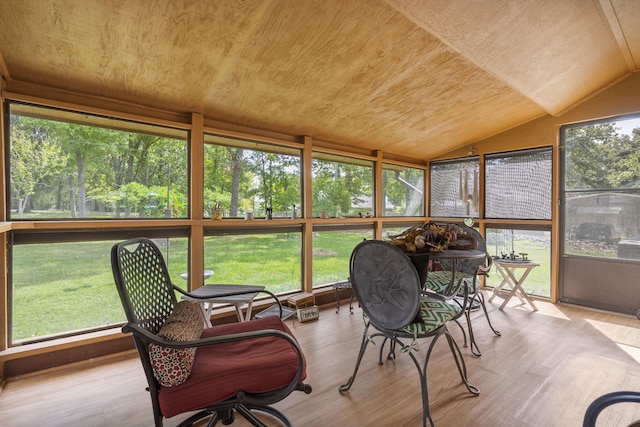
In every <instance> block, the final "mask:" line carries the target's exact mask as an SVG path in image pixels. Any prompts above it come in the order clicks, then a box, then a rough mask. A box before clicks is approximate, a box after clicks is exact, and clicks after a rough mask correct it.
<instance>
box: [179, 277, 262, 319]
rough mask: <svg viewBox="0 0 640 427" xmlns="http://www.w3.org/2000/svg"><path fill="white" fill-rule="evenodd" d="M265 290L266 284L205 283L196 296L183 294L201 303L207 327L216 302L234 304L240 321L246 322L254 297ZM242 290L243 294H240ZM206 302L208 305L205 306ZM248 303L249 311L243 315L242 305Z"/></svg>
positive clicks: (190, 299) (196, 291) (194, 292)
mask: <svg viewBox="0 0 640 427" xmlns="http://www.w3.org/2000/svg"><path fill="white" fill-rule="evenodd" d="M263 290H264V286H254V285H204V286H202V287H200V288H198V289H196V290H195V291H193V292H190V293H191V295H193V296H194V297H197V298H194V297H191V296H188V295H183V296H182V299H183V300H187V301H194V302H198V303H200V307H201V308H202V312H203V313H204V321H205V324H206V326H207V327H209V328H210V327H211V311H212V310H213V305H214V304H232V305H233V306H234V307H235V308H236V314H237V316H238V321H240V322H246V321H248V320H250V319H251V310H252V308H253V299H254V298H255V297H256V295H258V293H260V292H261V291H263ZM239 292H242V293H241V294H238V293H239ZM205 304H206V307H205ZM245 304H247V312H246V314H245V315H244V316H243V315H242V306H243V305H245Z"/></svg>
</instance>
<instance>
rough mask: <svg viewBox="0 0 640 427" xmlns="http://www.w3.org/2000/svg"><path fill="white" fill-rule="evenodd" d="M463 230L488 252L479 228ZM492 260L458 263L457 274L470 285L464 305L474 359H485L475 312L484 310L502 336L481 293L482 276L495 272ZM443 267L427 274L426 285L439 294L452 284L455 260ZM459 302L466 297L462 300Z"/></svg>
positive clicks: (495, 331)
mask: <svg viewBox="0 0 640 427" xmlns="http://www.w3.org/2000/svg"><path fill="white" fill-rule="evenodd" d="M458 227H460V228H461V229H462V230H464V231H465V232H466V233H467V234H469V235H470V236H472V237H473V238H474V239H475V240H476V241H477V242H478V245H477V247H476V249H477V250H479V251H483V252H485V253H486V252H487V243H486V241H485V239H484V237H483V236H482V234H480V233H479V232H478V231H477V230H476V229H475V228H472V227H468V226H466V225H458ZM492 262H493V261H492V258H491V256H490V255H489V254H487V255H486V257H485V258H484V259H477V260H476V259H469V260H460V261H458V262H457V271H456V272H455V275H456V276H455V277H456V279H458V278H465V279H466V281H467V284H468V293H469V299H468V301H467V302H466V304H465V305H464V307H465V311H464V314H465V317H466V320H467V329H468V331H469V346H470V348H471V353H473V355H474V356H478V357H479V356H481V355H482V353H481V352H480V349H479V348H478V345H477V343H476V340H475V335H474V331H473V325H472V322H471V312H472V311H474V310H477V309H478V308H482V311H483V312H484V316H485V318H486V319H487V323H488V324H489V327H490V328H491V331H493V333H494V334H495V335H496V336H501V333H500V332H499V331H498V330H496V328H494V327H493V324H492V323H491V319H490V318H489V313H488V311H487V306H486V304H485V298H484V294H483V293H482V292H481V290H480V285H481V283H480V280H481V279H480V278H481V277H482V276H487V275H488V273H489V270H491V264H492ZM440 265H441V267H442V268H443V269H442V270H440V271H430V272H429V273H428V275H427V279H426V282H425V284H424V286H425V288H426V289H429V290H431V291H434V292H436V293H445V290H446V289H447V287H448V286H449V284H450V281H451V275H452V274H453V273H452V269H453V262H452V261H451V260H447V259H443V260H441V261H440ZM458 300H459V301H461V300H462V298H459V299H458ZM461 330H462V332H463V334H464V329H463V328H462V326H461ZM464 346H465V347H466V346H467V336H466V334H464Z"/></svg>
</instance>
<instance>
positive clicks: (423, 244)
mask: <svg viewBox="0 0 640 427" xmlns="http://www.w3.org/2000/svg"><path fill="white" fill-rule="evenodd" d="M388 237H389V240H388V242H389V243H390V244H392V245H393V246H396V247H397V248H399V249H400V250H402V251H403V252H405V253H407V254H420V253H428V252H442V251H445V250H447V249H458V250H468V249H475V248H476V247H477V246H478V242H477V241H476V239H475V238H474V237H473V236H471V235H470V234H468V233H467V232H466V231H464V230H463V229H462V228H460V227H459V226H458V225H456V224H434V223H426V224H424V225H423V226H421V227H410V228H408V229H406V230H404V231H403V232H402V233H400V234H395V235H392V234H389V235H388Z"/></svg>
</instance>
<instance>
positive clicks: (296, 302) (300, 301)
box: [287, 292, 316, 311]
mask: <svg viewBox="0 0 640 427" xmlns="http://www.w3.org/2000/svg"><path fill="white" fill-rule="evenodd" d="M287 304H289V306H291V307H293V308H294V309H295V310H296V311H297V310H298V309H299V308H304V307H308V306H309V305H312V306H313V305H316V296H315V295H314V294H312V293H309V292H302V293H300V294H295V295H291V296H289V297H287Z"/></svg>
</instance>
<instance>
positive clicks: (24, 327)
mask: <svg viewBox="0 0 640 427" xmlns="http://www.w3.org/2000/svg"><path fill="white" fill-rule="evenodd" d="M154 241H155V242H156V244H157V245H158V246H159V247H160V249H161V250H162V252H163V255H164V257H165V261H166V262H167V266H168V268H169V272H170V275H171V278H172V280H173V281H174V283H176V284H179V281H180V280H181V279H180V273H182V272H183V271H186V265H187V239H185V238H177V239H174V238H172V239H170V242H169V239H154ZM168 242H169V243H168ZM114 243H115V242H114V241H99V242H73V243H42V244H24V245H16V246H13V247H12V265H11V274H12V279H13V287H12V292H11V296H12V299H11V321H12V329H11V341H12V343H14V344H15V343H16V342H17V341H23V342H24V341H32V340H33V341H38V340H42V339H44V338H45V337H46V338H49V337H50V336H55V335H61V334H68V333H70V332H79V331H90V330H95V329H97V328H101V327H105V326H109V325H113V324H116V323H121V322H124V321H125V320H126V319H125V315H124V311H123V309H122V304H121V303H120V298H119V297H118V292H117V290H116V286H115V284H114V282H113V274H112V272H111V263H110V253H111V247H112V246H113V245H114Z"/></svg>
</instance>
